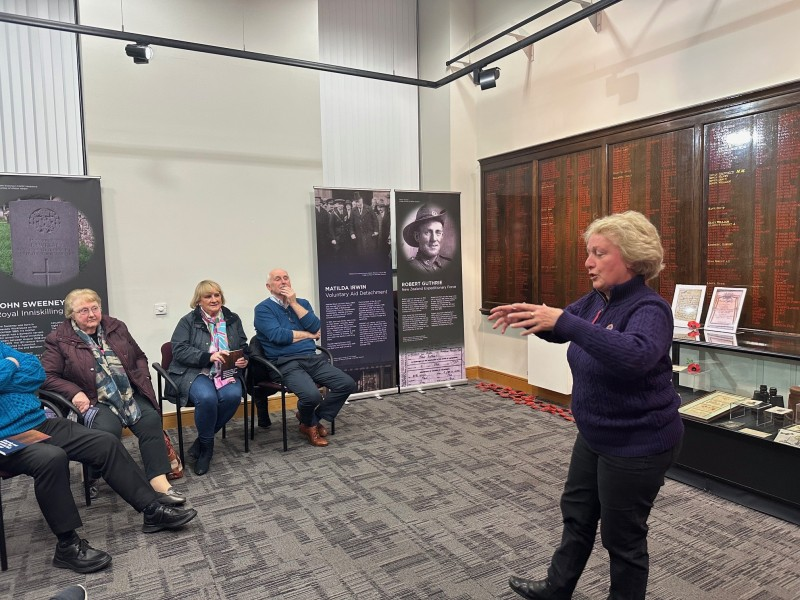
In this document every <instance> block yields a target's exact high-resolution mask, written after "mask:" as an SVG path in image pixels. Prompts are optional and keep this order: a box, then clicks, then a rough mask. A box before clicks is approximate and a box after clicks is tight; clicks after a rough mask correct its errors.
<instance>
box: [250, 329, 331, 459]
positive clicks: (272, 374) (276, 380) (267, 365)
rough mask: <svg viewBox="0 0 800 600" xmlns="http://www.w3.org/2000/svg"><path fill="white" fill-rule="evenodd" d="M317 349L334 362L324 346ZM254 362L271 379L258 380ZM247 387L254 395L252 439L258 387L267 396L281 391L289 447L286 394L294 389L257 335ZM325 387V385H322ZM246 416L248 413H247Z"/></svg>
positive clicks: (285, 439) (285, 443) (252, 344)
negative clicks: (288, 384) (266, 351)
mask: <svg viewBox="0 0 800 600" xmlns="http://www.w3.org/2000/svg"><path fill="white" fill-rule="evenodd" d="M317 351H318V352H321V353H322V354H325V356H326V357H327V359H328V362H329V363H330V364H333V354H331V353H330V351H329V350H328V349H327V348H325V347H323V346H317ZM253 363H257V364H259V365H261V366H262V367H263V368H264V369H265V372H266V373H268V374H269V379H266V380H261V381H256V380H255V372H254V370H253V368H252V365H253ZM246 377H247V386H246V387H247V389H248V390H251V394H252V395H253V402H252V403H251V404H252V408H251V410H250V439H255V414H256V411H255V404H256V403H255V393H256V389H258V388H260V389H263V390H264V391H266V392H267V396H271V395H273V394H275V393H278V392H280V394H281V416H282V431H283V451H284V452H286V451H288V449H289V443H288V433H287V423H286V394H287V393H289V394H291V393H292V390H291V389H289V388H288V387H286V386H285V385H284V384H283V374H282V373H281V371H280V369H279V368H278V367H277V366H276V365H275V364H274V363H273V362H272V361H270V360H268V359H267V357H266V356H264V350H263V348H262V347H261V343H260V342H259V341H258V338H257V337H256V336H253V337H252V338H251V339H250V365H248V367H247V372H246ZM320 387H323V386H320ZM245 416H246V413H245ZM335 434H336V421H335V420H333V421H331V435H335Z"/></svg>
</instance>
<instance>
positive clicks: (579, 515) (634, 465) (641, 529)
mask: <svg viewBox="0 0 800 600" xmlns="http://www.w3.org/2000/svg"><path fill="white" fill-rule="evenodd" d="M680 447H681V444H680V443H678V444H676V445H675V447H674V448H672V449H671V450H667V451H666V452H662V453H661V454H655V455H652V456H637V457H621V456H610V455H608V454H600V453H598V452H595V451H594V450H592V449H591V448H590V447H589V444H587V443H586V441H585V440H584V439H583V437H582V436H581V435H580V434H578V438H577V439H576V440H575V446H574V447H573V449H572V459H571V461H570V465H569V474H568V475H567V482H566V484H564V493H563V494H562V495H561V514H562V516H563V519H564V530H563V533H562V536H561V545H560V546H559V547H558V549H557V550H556V552H555V554H554V555H553V558H552V561H551V563H550V568H549V569H548V571H547V578H548V580H549V582H550V585H551V586H552V587H553V590H554V592H555V595H554V596H553V597H554V598H559V599H560V598H571V597H572V592H573V591H574V590H575V586H576V585H577V583H578V578H579V577H580V576H581V573H582V572H583V569H584V567H585V566H586V561H587V560H588V559H589V555H590V554H591V552H592V547H593V546H594V539H595V536H596V535H597V522H598V520H599V521H600V538H601V540H602V542H603V547H604V548H605V549H606V550H607V551H608V555H609V557H610V559H611V590H610V594H609V596H608V597H609V599H611V600H644V597H645V590H646V589H647V576H648V573H649V570H650V555H649V554H648V553H647V530H648V527H647V519H648V517H649V516H650V509H651V508H653V502H654V501H655V499H656V496H657V495H658V491H659V490H660V489H661V486H662V485H664V474H665V473H666V471H667V469H668V468H669V467H670V466H671V465H672V463H673V462H675V459H676V458H677V456H678V454H679V452H680Z"/></svg>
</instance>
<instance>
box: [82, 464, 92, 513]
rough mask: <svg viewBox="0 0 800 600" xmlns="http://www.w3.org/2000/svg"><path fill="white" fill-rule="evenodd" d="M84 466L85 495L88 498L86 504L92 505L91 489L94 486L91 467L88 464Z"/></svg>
mask: <svg viewBox="0 0 800 600" xmlns="http://www.w3.org/2000/svg"><path fill="white" fill-rule="evenodd" d="M82 466H83V495H84V497H85V498H86V506H91V505H92V494H91V492H90V491H89V489H90V488H91V487H92V486H91V485H90V481H89V467H88V466H87V465H85V464H84V465H82Z"/></svg>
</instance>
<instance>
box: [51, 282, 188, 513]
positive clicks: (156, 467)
mask: <svg viewBox="0 0 800 600" xmlns="http://www.w3.org/2000/svg"><path fill="white" fill-rule="evenodd" d="M64 315H65V316H66V319H65V320H64V322H63V323H61V324H60V325H59V326H58V327H56V329H55V330H54V331H52V332H51V333H50V334H49V335H48V336H47V337H46V338H45V341H44V343H45V350H44V354H43V355H42V366H43V367H44V370H45V374H46V378H45V380H44V383H43V384H42V389H45V390H51V391H53V392H58V393H59V394H61V395H62V396H64V397H66V398H67V399H68V400H71V401H72V403H73V404H74V405H75V406H76V407H77V408H78V410H80V411H81V412H82V413H84V415H85V423H84V424H85V425H86V426H87V427H90V428H92V429H100V430H102V431H108V432H109V433H112V434H114V435H115V436H116V437H118V438H119V437H120V436H121V435H122V428H123V427H128V428H129V429H130V430H131V431H132V432H133V434H134V435H135V436H136V437H137V438H138V440H139V451H140V453H141V455H142V462H143V463H144V470H145V473H146V474H147V478H148V479H149V480H150V485H151V486H153V489H154V490H155V491H156V492H158V493H159V500H160V501H161V502H162V503H164V504H175V505H178V504H183V503H184V502H186V496H185V495H184V494H182V493H181V492H179V491H177V490H176V489H175V488H173V487H172V486H171V485H170V483H169V480H168V479H167V477H166V474H167V473H169V472H171V471H172V469H171V466H170V462H169V459H168V458H167V447H166V444H165V442H164V434H163V427H162V423H161V415H160V414H159V412H158V403H157V401H156V394H155V392H154V391H153V384H152V383H151V382H150V371H149V369H148V367H147V357H146V356H145V354H144V352H142V350H141V348H139V346H138V344H137V343H136V342H135V341H134V339H133V338H132V337H131V334H130V333H128V328H127V327H126V326H125V323H123V322H122V321H120V320H118V319H115V318H113V317H110V316H108V315H104V314H103V313H102V302H101V301H100V297H99V296H98V295H97V292H95V291H93V290H89V289H78V290H72V291H71V292H70V293H69V294H67V297H66V298H65V299H64ZM90 409H91V410H90ZM91 475H92V476H93V479H96V478H97V477H99V476H100V474H99V473H96V472H94V473H92V474H91ZM92 488H93V490H92V493H93V495H96V493H97V492H96V482H94V485H93V486H92Z"/></svg>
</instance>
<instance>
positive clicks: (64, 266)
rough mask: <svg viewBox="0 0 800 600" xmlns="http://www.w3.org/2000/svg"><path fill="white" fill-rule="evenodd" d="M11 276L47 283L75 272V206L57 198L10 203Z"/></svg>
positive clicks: (29, 282) (67, 277)
mask: <svg viewBox="0 0 800 600" xmlns="http://www.w3.org/2000/svg"><path fill="white" fill-rule="evenodd" d="M8 222H9V224H10V226H11V261H12V266H11V268H12V272H13V277H14V279H16V280H17V281H19V282H22V283H28V284H31V285H36V286H40V287H50V286H52V285H56V284H59V283H63V282H65V281H69V280H70V279H72V278H73V277H75V276H76V275H77V274H78V246H79V241H78V210H77V209H76V208H75V207H74V206H72V204H70V203H69V202H60V201H58V200H15V201H13V202H10V203H9V214H8Z"/></svg>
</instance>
